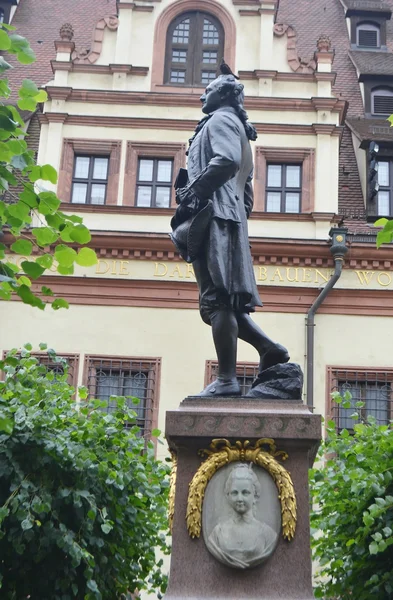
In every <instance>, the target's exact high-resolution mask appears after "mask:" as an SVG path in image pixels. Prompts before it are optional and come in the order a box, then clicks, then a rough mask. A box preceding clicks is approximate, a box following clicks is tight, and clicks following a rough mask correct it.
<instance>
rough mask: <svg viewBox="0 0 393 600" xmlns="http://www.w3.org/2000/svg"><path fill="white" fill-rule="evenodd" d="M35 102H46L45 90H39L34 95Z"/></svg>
mask: <svg viewBox="0 0 393 600" xmlns="http://www.w3.org/2000/svg"><path fill="white" fill-rule="evenodd" d="M34 100H35V101H36V102H46V101H47V100H48V94H47V93H46V91H45V90H40V91H39V92H38V94H37V95H36V96H34Z"/></svg>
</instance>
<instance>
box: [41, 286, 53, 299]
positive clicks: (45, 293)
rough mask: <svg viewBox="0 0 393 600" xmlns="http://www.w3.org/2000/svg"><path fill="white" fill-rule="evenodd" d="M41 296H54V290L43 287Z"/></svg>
mask: <svg viewBox="0 0 393 600" xmlns="http://www.w3.org/2000/svg"><path fill="white" fill-rule="evenodd" d="M41 294H43V296H53V292H52V290H51V289H50V288H48V287H46V286H45V285H43V286H42V288H41Z"/></svg>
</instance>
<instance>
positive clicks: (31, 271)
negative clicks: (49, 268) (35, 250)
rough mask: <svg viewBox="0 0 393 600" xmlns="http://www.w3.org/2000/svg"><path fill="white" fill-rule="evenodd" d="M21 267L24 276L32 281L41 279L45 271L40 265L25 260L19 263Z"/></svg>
mask: <svg viewBox="0 0 393 600" xmlns="http://www.w3.org/2000/svg"><path fill="white" fill-rule="evenodd" d="M21 267H22V269H23V270H24V272H25V273H26V275H29V277H31V278H32V279H38V277H41V275H42V274H43V272H44V271H45V269H44V268H43V267H41V266H40V265H37V263H36V262H32V261H27V260H24V261H23V262H22V263H21Z"/></svg>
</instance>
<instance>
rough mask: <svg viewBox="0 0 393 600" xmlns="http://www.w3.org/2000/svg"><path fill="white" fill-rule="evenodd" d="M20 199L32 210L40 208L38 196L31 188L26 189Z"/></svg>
mask: <svg viewBox="0 0 393 600" xmlns="http://www.w3.org/2000/svg"><path fill="white" fill-rule="evenodd" d="M19 198H20V200H21V201H22V202H24V203H25V204H27V205H28V206H30V208H36V207H37V206H38V196H37V194H36V193H35V192H34V191H33V190H31V189H29V188H25V189H24V190H23V192H22V193H21V195H20V196H19Z"/></svg>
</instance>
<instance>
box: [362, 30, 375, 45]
mask: <svg viewBox="0 0 393 600" xmlns="http://www.w3.org/2000/svg"><path fill="white" fill-rule="evenodd" d="M358 36H359V37H358V40H359V41H358V46H364V47H367V48H378V32H377V31H372V30H370V29H359V32H358Z"/></svg>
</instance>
